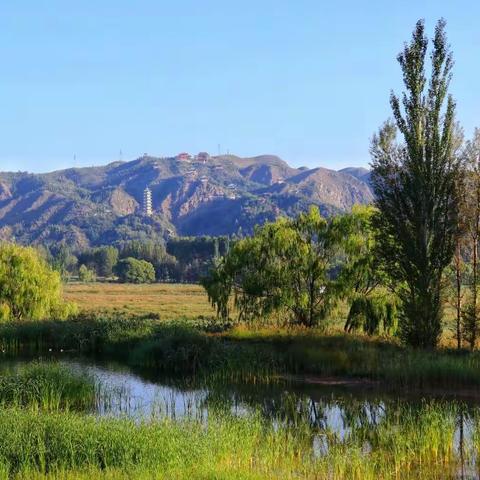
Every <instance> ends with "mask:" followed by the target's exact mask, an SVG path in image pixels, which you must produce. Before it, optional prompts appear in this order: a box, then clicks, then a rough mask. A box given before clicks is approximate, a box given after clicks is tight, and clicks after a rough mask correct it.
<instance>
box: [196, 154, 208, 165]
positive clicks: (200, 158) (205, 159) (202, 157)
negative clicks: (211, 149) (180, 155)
mask: <svg viewBox="0 0 480 480" xmlns="http://www.w3.org/2000/svg"><path fill="white" fill-rule="evenodd" d="M197 160H198V161H199V162H203V163H207V162H208V160H210V155H209V154H208V153H207V152H199V153H198V155H197Z"/></svg>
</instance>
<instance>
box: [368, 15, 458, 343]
mask: <svg viewBox="0 0 480 480" xmlns="http://www.w3.org/2000/svg"><path fill="white" fill-rule="evenodd" d="M432 43H433V48H432V49H431V52H430V59H431V72H430V74H429V75H427V73H426V63H427V58H428V57H427V54H428V51H429V49H428V39H427V37H426V35H425V26H424V22H423V21H419V22H417V24H416V28H415V30H414V32H413V35H412V39H411V41H410V43H408V44H405V46H404V49H403V51H402V52H401V53H400V54H399V55H398V62H399V64H400V67H401V69H402V72H403V83H404V86H405V91H404V93H403V95H402V98H401V100H400V99H399V97H398V96H397V95H395V94H394V93H391V96H390V104H391V107H392V111H393V116H394V122H387V123H386V124H385V125H384V126H383V127H382V128H381V129H380V131H379V133H378V134H377V135H375V136H374V138H373V140H372V146H371V155H372V169H373V171H372V183H373V188H374V191H375V195H376V206H377V208H378V210H379V211H380V215H379V217H378V218H379V225H378V226H379V230H380V235H379V241H380V244H381V247H382V250H383V253H384V255H385V257H386V258H387V259H388V261H389V262H390V265H391V266H392V267H393V268H394V269H395V275H396V277H397V278H398V279H399V280H401V281H402V282H404V284H405V287H404V288H403V289H402V290H401V291H400V292H399V293H400V296H401V299H402V312H401V317H400V320H401V324H400V328H401V333H402V335H403V339H404V341H405V342H406V343H408V344H410V345H413V346H418V347H434V346H436V345H437V343H438V339H439V337H440V334H441V331H442V274H443V271H444V269H445V267H446V266H447V265H448V264H449V263H450V261H451V259H452V255H453V252H454V248H455V238H456V234H457V225H458V222H457V213H458V212H457V204H456V201H457V189H456V179H457V177H458V172H459V163H458V160H457V158H456V155H455V151H454V150H455V148H454V143H455V142H454V133H455V128H454V127H455V124H454V115H455V103H454V101H453V99H452V97H451V96H450V95H449V94H448V87H449V83H450V80H451V70H452V66H453V59H452V54H451V52H450V49H449V46H448V44H447V39H446V34H445V22H444V21H443V20H440V21H439V22H438V23H437V26H436V29H435V35H434V38H433V42H432ZM398 133H399V134H400V139H399V140H397V137H398Z"/></svg>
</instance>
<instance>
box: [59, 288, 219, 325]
mask: <svg viewBox="0 0 480 480" xmlns="http://www.w3.org/2000/svg"><path fill="white" fill-rule="evenodd" d="M64 297H65V299H66V300H68V301H70V302H75V303H77V304H78V306H79V308H80V310H83V311H87V312H100V311H107V312H122V313H126V314H135V315H142V314H149V313H155V314H158V315H160V318H162V319H175V318H180V317H186V318H197V317H198V316H199V315H206V316H210V315H214V314H215V312H214V310H213V309H212V308H211V306H210V305H209V303H208V299H207V296H206V294H205V291H204V290H203V288H202V287H201V286H200V285H190V284H151V285H133V284H118V283H92V284H79V283H76V284H73V283H72V284H67V285H65V287H64Z"/></svg>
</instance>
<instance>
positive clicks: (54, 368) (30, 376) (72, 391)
mask: <svg viewBox="0 0 480 480" xmlns="http://www.w3.org/2000/svg"><path fill="white" fill-rule="evenodd" d="M95 395H96V394H95V383H94V381H93V379H92V378H90V377H88V376H87V375H85V374H81V373H73V372H71V371H70V370H69V369H68V368H67V367H65V366H62V365H59V364H57V363H44V362H42V363H36V362H34V363H29V364H25V365H21V366H20V367H18V368H17V369H15V370H13V371H7V372H3V373H2V375H1V376H0V405H1V406H2V407H5V406H11V405H14V406H18V407H27V408H29V409H33V410H42V411H63V410H88V409H91V408H93V407H94V405H95V398H96V397H95Z"/></svg>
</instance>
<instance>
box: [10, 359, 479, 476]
mask: <svg viewBox="0 0 480 480" xmlns="http://www.w3.org/2000/svg"><path fill="white" fill-rule="evenodd" d="M59 362H60V363H62V364H64V365H65V366H67V367H68V368H69V369H71V370H72V371H75V372H82V373H86V374H88V375H89V376H91V377H92V378H93V379H94V380H95V383H96V390H97V395H96V404H95V408H94V411H92V412H91V414H94V415H100V416H117V417H118V416H121V417H124V416H127V417H131V418H134V419H137V420H144V419H151V418H155V419H171V420H181V419H195V420H199V421H201V422H208V418H209V415H211V414H213V413H215V412H218V411H222V412H228V413H230V414H233V415H238V416H243V417H248V416H249V415H260V416H261V418H262V419H264V420H265V421H267V422H271V423H272V424H273V425H274V426H276V425H279V424H280V423H281V424H284V425H285V424H286V425H289V426H292V427H293V428H296V427H297V426H298V427H299V428H306V427H307V428H309V429H310V430H311V432H312V436H311V438H312V447H313V451H314V454H315V455H318V456H321V455H322V454H324V453H325V451H326V450H328V448H329V447H328V446H329V445H330V444H331V443H329V442H331V441H332V438H337V439H338V441H344V440H345V439H348V437H349V436H350V435H352V433H356V434H358V432H362V438H365V444H364V448H365V450H366V451H368V450H369V448H371V445H372V444H374V442H375V435H376V434H377V432H378V430H379V428H381V426H382V423H386V422H387V421H391V420H392V418H396V417H398V416H402V415H403V416H404V415H406V414H408V415H410V414H413V415H414V414H415V412H416V411H421V409H422V408H424V407H425V405H426V404H427V405H430V404H435V405H438V406H439V407H440V411H443V410H442V409H444V411H445V412H446V416H445V418H447V417H448V418H450V419H451V415H452V412H454V413H453V414H454V415H455V419H454V421H455V428H454V430H453V431H454V433H453V448H454V450H455V452H456V456H457V457H458V458H460V459H461V462H460V465H459V466H458V469H457V471H458V475H456V477H457V478H465V479H466V478H479V476H478V473H477V468H478V467H477V466H476V463H477V462H476V454H471V453H467V452H472V451H476V449H474V448H473V449H472V448H471V447H472V443H473V442H474V441H475V440H474V437H475V429H477V430H478V418H479V415H478V413H477V408H478V407H480V404H478V403H477V400H475V399H474V398H471V399H460V398H456V397H455V396H446V395H439V394H438V393H437V394H436V395H425V394H418V393H416V394H415V393H412V394H409V395H407V394H402V395H399V394H393V393H391V392H385V391H382V390H380V389H378V388H377V387H376V386H375V385H372V384H367V386H366V387H365V386H362V384H357V385H355V386H350V387H348V386H341V385H340V386H338V385H318V384H306V383H301V382H298V381H277V382H272V383H270V384H238V383H236V384H232V383H221V382H218V381H215V382H202V383H198V382H195V381H192V380H190V381H185V380H182V381H179V380H178V379H177V380H175V379H171V378H170V379H169V378H164V377H163V378H162V377H158V376H155V374H154V373H152V372H146V371H137V370H133V369H131V368H129V367H126V366H124V365H120V364H118V363H115V362H109V361H94V360H90V359H61V360H59ZM22 363H23V361H15V362H12V363H10V365H9V366H8V367H6V368H16V367H17V366H18V365H21V364H22ZM412 412H413V413H412ZM400 421H401V419H400ZM476 422H477V423H476ZM419 428H420V427H419ZM327 438H328V441H327Z"/></svg>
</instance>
